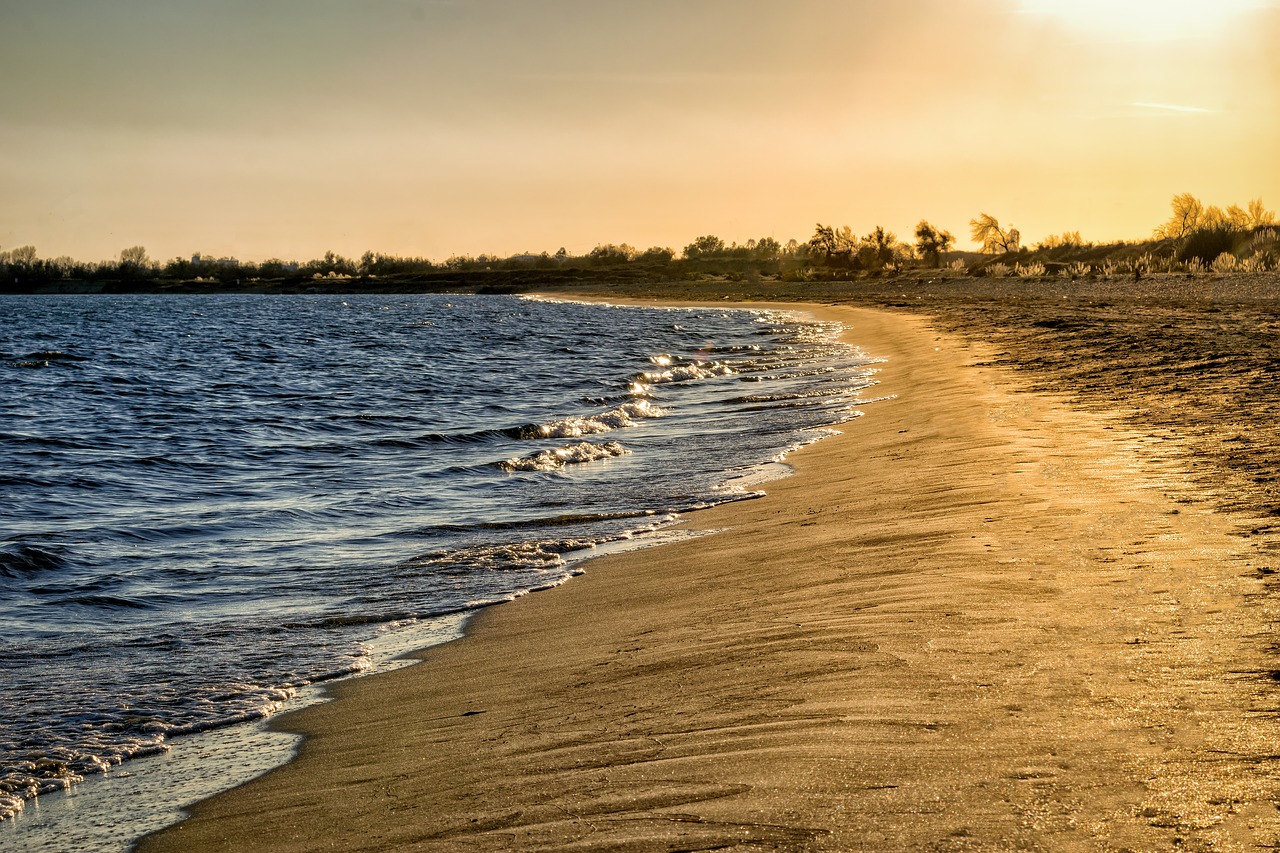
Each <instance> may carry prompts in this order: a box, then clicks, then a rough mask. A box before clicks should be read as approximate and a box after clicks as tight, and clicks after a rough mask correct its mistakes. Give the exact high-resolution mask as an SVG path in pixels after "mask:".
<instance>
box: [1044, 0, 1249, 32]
mask: <svg viewBox="0 0 1280 853" xmlns="http://www.w3.org/2000/svg"><path fill="white" fill-rule="evenodd" d="M1268 5H1270V4H1269V3H1268V2H1267V0H1213V2H1204V0H1022V7H1023V9H1024V11H1026V12H1029V13H1031V14H1038V15H1047V16H1051V17H1053V18H1056V19H1059V20H1061V21H1062V22H1064V23H1066V24H1069V25H1070V26H1072V27H1076V28H1078V29H1080V30H1085V31H1088V32H1089V33H1090V34H1091V35H1093V36H1095V37H1101V38H1110V39H1116V40H1130V39H1137V40H1149V41H1163V40H1169V39H1186V38H1205V37H1222V36H1229V35H1230V29H1231V27H1233V26H1238V25H1239V24H1240V18H1241V17H1242V16H1244V15H1247V14H1249V13H1256V12H1259V11H1263V10H1265V9H1266V8H1267V6H1268Z"/></svg>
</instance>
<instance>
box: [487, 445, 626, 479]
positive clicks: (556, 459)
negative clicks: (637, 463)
mask: <svg viewBox="0 0 1280 853" xmlns="http://www.w3.org/2000/svg"><path fill="white" fill-rule="evenodd" d="M630 452H631V451H630V450H627V449H626V448H625V447H623V446H622V445H621V444H619V443H618V442H616V441H609V442H605V443H604V444H592V443H591V442H589V441H583V442H579V443H578V444H566V445H565V446H564V447H557V448H555V449H554V450H541V451H539V452H537V453H532V454H530V455H528V456H520V457H517V458H514V459H506V460H504V461H502V462H499V463H498V467H499V468H501V469H502V470H503V471H509V472H515V471H559V470H560V469H562V468H564V467H565V466H566V465H575V464H578V463H581V462H595V461H597V460H600V459H614V458H616V457H618V456H623V455H626V454H628V453H630Z"/></svg>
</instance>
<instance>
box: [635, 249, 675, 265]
mask: <svg viewBox="0 0 1280 853" xmlns="http://www.w3.org/2000/svg"><path fill="white" fill-rule="evenodd" d="M675 256H676V251H675V249H669V248H667V247H666V246H650V247H649V248H647V249H645V250H644V253H643V254H641V255H640V258H639V260H642V261H648V262H650V263H661V264H665V263H669V262H670V261H671V259H672V258H674V257H675Z"/></svg>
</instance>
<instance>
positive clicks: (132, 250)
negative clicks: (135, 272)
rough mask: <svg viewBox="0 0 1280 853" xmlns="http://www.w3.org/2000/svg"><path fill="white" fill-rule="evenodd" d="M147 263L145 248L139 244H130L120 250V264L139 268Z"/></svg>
mask: <svg viewBox="0 0 1280 853" xmlns="http://www.w3.org/2000/svg"><path fill="white" fill-rule="evenodd" d="M146 265H147V250H146V249H144V248H143V247H141V246H130V247H129V248H127V249H121V250H120V266H122V267H130V268H134V269H136V268H140V267H145V266H146Z"/></svg>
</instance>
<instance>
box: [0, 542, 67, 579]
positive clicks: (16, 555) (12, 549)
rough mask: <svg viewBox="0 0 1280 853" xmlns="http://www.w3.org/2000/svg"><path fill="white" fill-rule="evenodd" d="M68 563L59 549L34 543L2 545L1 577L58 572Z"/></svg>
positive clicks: (0, 553)
mask: <svg viewBox="0 0 1280 853" xmlns="http://www.w3.org/2000/svg"><path fill="white" fill-rule="evenodd" d="M66 565H67V562H66V560H65V559H64V558H63V557H62V555H61V554H59V553H58V552H57V551H51V550H45V549H43V548H37V547H36V546H34V545H0V578H20V577H29V576H31V575H36V574H41V573H44V572H57V571H59V570H61V569H63V568H65V567H66Z"/></svg>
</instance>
